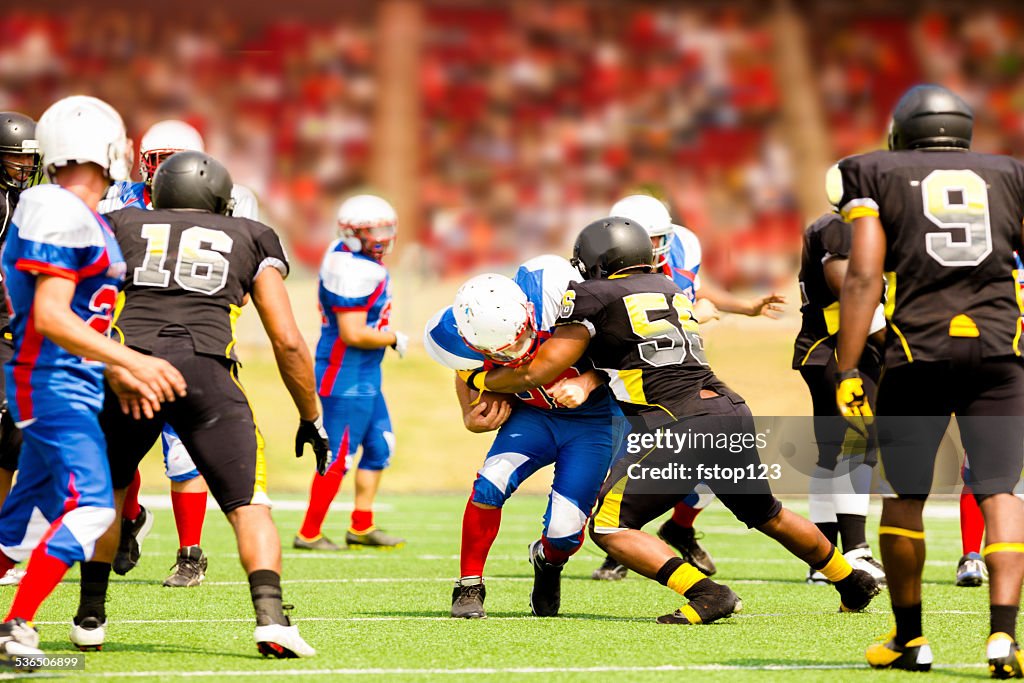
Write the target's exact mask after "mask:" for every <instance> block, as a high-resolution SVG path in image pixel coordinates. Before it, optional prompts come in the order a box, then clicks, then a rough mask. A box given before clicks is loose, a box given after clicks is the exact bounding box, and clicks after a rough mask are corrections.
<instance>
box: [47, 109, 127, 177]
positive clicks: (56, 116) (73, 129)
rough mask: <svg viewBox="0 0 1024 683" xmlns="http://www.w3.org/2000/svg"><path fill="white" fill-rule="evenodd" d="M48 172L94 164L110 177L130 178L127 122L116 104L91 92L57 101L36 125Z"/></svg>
mask: <svg viewBox="0 0 1024 683" xmlns="http://www.w3.org/2000/svg"><path fill="white" fill-rule="evenodd" d="M36 139H37V140H38V141H39V152H40V154H41V155H42V163H43V164H44V166H45V167H46V172H47V173H49V174H52V173H53V172H54V169H56V168H57V167H60V166H66V165H67V164H72V163H79V164H80V163H89V162H91V163H94V164H96V165H97V166H99V167H100V168H102V169H103V171H104V172H105V173H106V176H107V178H109V179H110V180H127V178H128V159H127V158H126V157H125V151H126V150H127V149H128V140H127V137H126V136H125V130H124V121H122V120H121V115H120V114H118V113H117V110H115V109H114V108H113V107H111V106H110V105H109V104H107V103H106V102H104V101H103V100H100V99H97V98H95V97H89V96H87V95H72V96H71V97H65V98H64V99H61V100H57V101H56V102H54V103H53V104H52V105H50V108H49V109H47V110H46V111H44V112H43V115H42V116H41V117H40V118H39V123H38V124H37V125H36Z"/></svg>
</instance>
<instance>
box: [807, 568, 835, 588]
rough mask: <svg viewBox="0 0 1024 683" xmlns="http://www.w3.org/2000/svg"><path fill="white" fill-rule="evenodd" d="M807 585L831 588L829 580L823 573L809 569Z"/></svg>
mask: <svg viewBox="0 0 1024 683" xmlns="http://www.w3.org/2000/svg"><path fill="white" fill-rule="evenodd" d="M807 583H808V584H810V585H811V586H829V585H831V584H830V583H829V580H828V579H827V578H825V575H824V574H822V573H821V572H816V571H814V570H813V569H810V568H809V567H808V571H807Z"/></svg>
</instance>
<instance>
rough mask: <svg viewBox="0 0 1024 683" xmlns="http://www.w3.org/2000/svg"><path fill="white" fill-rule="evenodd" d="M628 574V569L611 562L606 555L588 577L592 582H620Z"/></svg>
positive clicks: (609, 557)
mask: <svg viewBox="0 0 1024 683" xmlns="http://www.w3.org/2000/svg"><path fill="white" fill-rule="evenodd" d="M628 573H629V570H628V569H626V568H625V567H624V566H622V565H621V564H619V563H618V562H616V561H615V560H613V559H612V558H611V555H608V556H606V557H605V558H604V562H602V563H601V566H600V567H598V568H597V569H595V570H594V572H593V573H592V574H591V575H590V578H592V579H593V580H594V581H622V580H623V579H624V578H626V574H628Z"/></svg>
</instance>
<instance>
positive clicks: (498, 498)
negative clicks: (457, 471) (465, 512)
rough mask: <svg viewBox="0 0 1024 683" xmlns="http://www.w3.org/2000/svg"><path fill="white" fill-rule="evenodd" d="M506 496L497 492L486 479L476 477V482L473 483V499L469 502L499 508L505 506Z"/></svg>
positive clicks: (499, 491) (500, 491) (502, 492)
mask: <svg viewBox="0 0 1024 683" xmlns="http://www.w3.org/2000/svg"><path fill="white" fill-rule="evenodd" d="M508 496H509V494H506V493H505V491H502V490H499V489H498V488H497V487H496V486H495V485H494V484H492V483H491V482H490V481H488V480H487V479H484V478H483V477H482V476H477V478H476V481H474V482H473V497H472V498H471V499H470V500H472V501H473V502H474V503H480V504H481V505H491V506H494V507H496V508H500V507H502V506H504V505H505V501H506V500H508Z"/></svg>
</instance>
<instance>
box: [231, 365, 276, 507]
mask: <svg viewBox="0 0 1024 683" xmlns="http://www.w3.org/2000/svg"><path fill="white" fill-rule="evenodd" d="M231 381H232V382H234V383H235V386H236V387H238V390H239V391H241V392H242V396H244V397H245V402H246V403H248V404H249V411H250V412H252V402H251V401H249V395H248V394H246V393H245V387H243V386H242V383H241V382H240V381H238V365H237V364H235V365H233V366H232V368H231ZM253 427H254V428H255V430H256V472H255V476H254V478H253V485H252V500H251V504H252V505H270V497H269V496H268V495H267V458H266V449H267V442H266V440H265V439H264V438H263V433H262V432H261V431H260V428H259V427H258V426H256V414H255V413H253Z"/></svg>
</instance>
